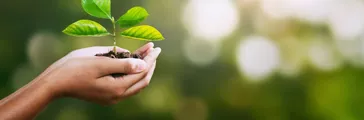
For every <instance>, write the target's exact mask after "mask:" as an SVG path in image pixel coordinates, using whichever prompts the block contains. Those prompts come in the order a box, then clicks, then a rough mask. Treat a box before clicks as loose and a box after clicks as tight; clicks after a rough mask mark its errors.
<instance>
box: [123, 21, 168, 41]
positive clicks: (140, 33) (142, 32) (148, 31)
mask: <svg viewBox="0 0 364 120" xmlns="http://www.w3.org/2000/svg"><path fill="white" fill-rule="evenodd" d="M121 36H124V37H127V38H132V39H139V40H155V41H157V40H163V39H164V37H163V36H162V34H161V33H160V32H159V31H158V30H157V29H155V28H154V27H152V26H149V25H141V26H136V27H132V28H129V29H127V30H125V31H123V32H122V33H121Z"/></svg>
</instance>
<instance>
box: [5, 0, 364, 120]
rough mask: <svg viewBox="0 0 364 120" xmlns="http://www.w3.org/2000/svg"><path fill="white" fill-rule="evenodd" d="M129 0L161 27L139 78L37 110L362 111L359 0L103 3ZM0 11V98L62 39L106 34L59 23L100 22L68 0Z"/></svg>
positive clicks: (225, 114)
mask: <svg viewBox="0 0 364 120" xmlns="http://www.w3.org/2000/svg"><path fill="white" fill-rule="evenodd" d="M136 5H138V6H143V7H145V8H146V9H147V10H148V11H149V13H150V14H151V16H150V17H148V18H147V21H146V22H144V23H143V24H150V25H152V26H155V27H156V28H157V29H159V30H160V31H161V33H163V34H164V36H165V38H166V40H165V41H161V42H155V44H156V46H159V47H161V48H162V49H163V51H162V54H161V56H160V58H159V59H158V65H157V68H156V71H155V74H154V76H153V79H152V82H151V83H150V86H149V87H148V88H146V89H145V90H143V91H142V92H141V93H140V94H138V95H137V96H134V97H131V98H129V99H127V100H124V101H122V102H120V103H119V104H117V105H113V106H100V105H97V104H93V103H89V102H84V101H80V100H75V99H69V98H65V99H60V100H56V101H54V102H53V103H51V104H50V105H49V106H48V107H47V108H46V109H45V110H44V111H43V112H42V113H41V114H40V115H39V116H38V117H37V119H39V120H100V119H104V120H119V119H124V120H139V119H140V120H148V119H150V120H152V119H154V120H240V119H244V120H308V119H310V120H362V119H364V104H362V103H361V102H362V101H364V94H363V93H362V91H363V90H364V87H362V86H364V81H363V80H362V78H364V16H363V13H364V1H363V0H128V1H127V0H112V14H113V15H114V16H115V17H118V16H120V15H122V14H123V13H124V12H126V10H128V9H129V8H131V7H133V6H136ZM0 13H1V17H0V18H1V19H0V26H1V28H0V55H1V56H0V58H1V59H0V60H1V61H0V80H1V82H0V83H1V84H0V97H1V98H4V97H6V96H7V95H9V94H11V93H12V92H14V91H15V90H17V89H19V88H20V87H21V86H23V85H25V84H26V83H28V82H29V81H31V80H32V79H33V78H34V77H36V76H37V75H38V74H39V73H41V72H42V71H43V70H44V69H45V68H46V67H47V66H48V65H50V64H51V63H53V62H54V61H56V60H57V59H59V58H61V57H62V56H64V55H66V54H67V53H68V52H70V51H72V50H75V49H79V48H84V47H89V46H110V45H112V44H113V41H112V39H111V38H109V37H103V38H77V37H69V36H66V35H64V34H62V33H61V31H62V30H63V29H64V28H65V27H67V26H68V25H69V24H71V23H73V22H75V21H77V20H79V19H92V20H95V21H99V22H101V23H102V24H103V25H104V26H105V27H107V28H111V24H110V23H109V21H108V20H102V19H95V18H93V17H90V16H89V15H87V13H85V12H83V10H82V8H81V4H80V0H5V1H2V3H1V7H0ZM145 43H146V42H144V41H135V40H130V39H124V38H119V40H118V46H120V47H123V48H126V49H129V50H131V51H133V50H135V49H137V48H138V47H140V46H142V45H143V44H145Z"/></svg>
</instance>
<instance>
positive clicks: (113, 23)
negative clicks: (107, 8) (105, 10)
mask: <svg viewBox="0 0 364 120" xmlns="http://www.w3.org/2000/svg"><path fill="white" fill-rule="evenodd" d="M111 22H112V25H113V27H114V30H113V34H112V36H113V38H114V48H113V51H114V53H115V54H116V27H115V19H114V17H112V18H111Z"/></svg>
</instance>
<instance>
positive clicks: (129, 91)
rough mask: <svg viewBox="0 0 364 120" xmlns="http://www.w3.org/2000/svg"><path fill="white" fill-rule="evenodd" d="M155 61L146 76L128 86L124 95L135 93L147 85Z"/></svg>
mask: <svg viewBox="0 0 364 120" xmlns="http://www.w3.org/2000/svg"><path fill="white" fill-rule="evenodd" d="M155 66H156V63H154V64H153V67H152V68H151V69H150V70H149V71H148V73H147V76H145V77H144V78H143V79H142V80H141V81H139V82H137V83H136V84H134V85H133V86H131V87H130V88H128V89H127V90H126V91H125V93H124V95H125V96H131V95H135V94H137V93H138V92H139V91H140V90H142V89H144V88H145V87H147V86H148V85H149V83H150V80H151V79H152V76H153V73H154V69H155Z"/></svg>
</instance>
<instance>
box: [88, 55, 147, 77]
mask: <svg viewBox="0 0 364 120" xmlns="http://www.w3.org/2000/svg"><path fill="white" fill-rule="evenodd" d="M95 56H100V57H109V58H115V59H124V58H135V59H142V57H141V56H140V55H139V54H132V53H130V52H117V53H115V52H114V51H110V52H108V53H100V54H96V55H95ZM124 75H127V74H125V73H115V74H111V76H113V77H114V78H116V77H122V76H124Z"/></svg>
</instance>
